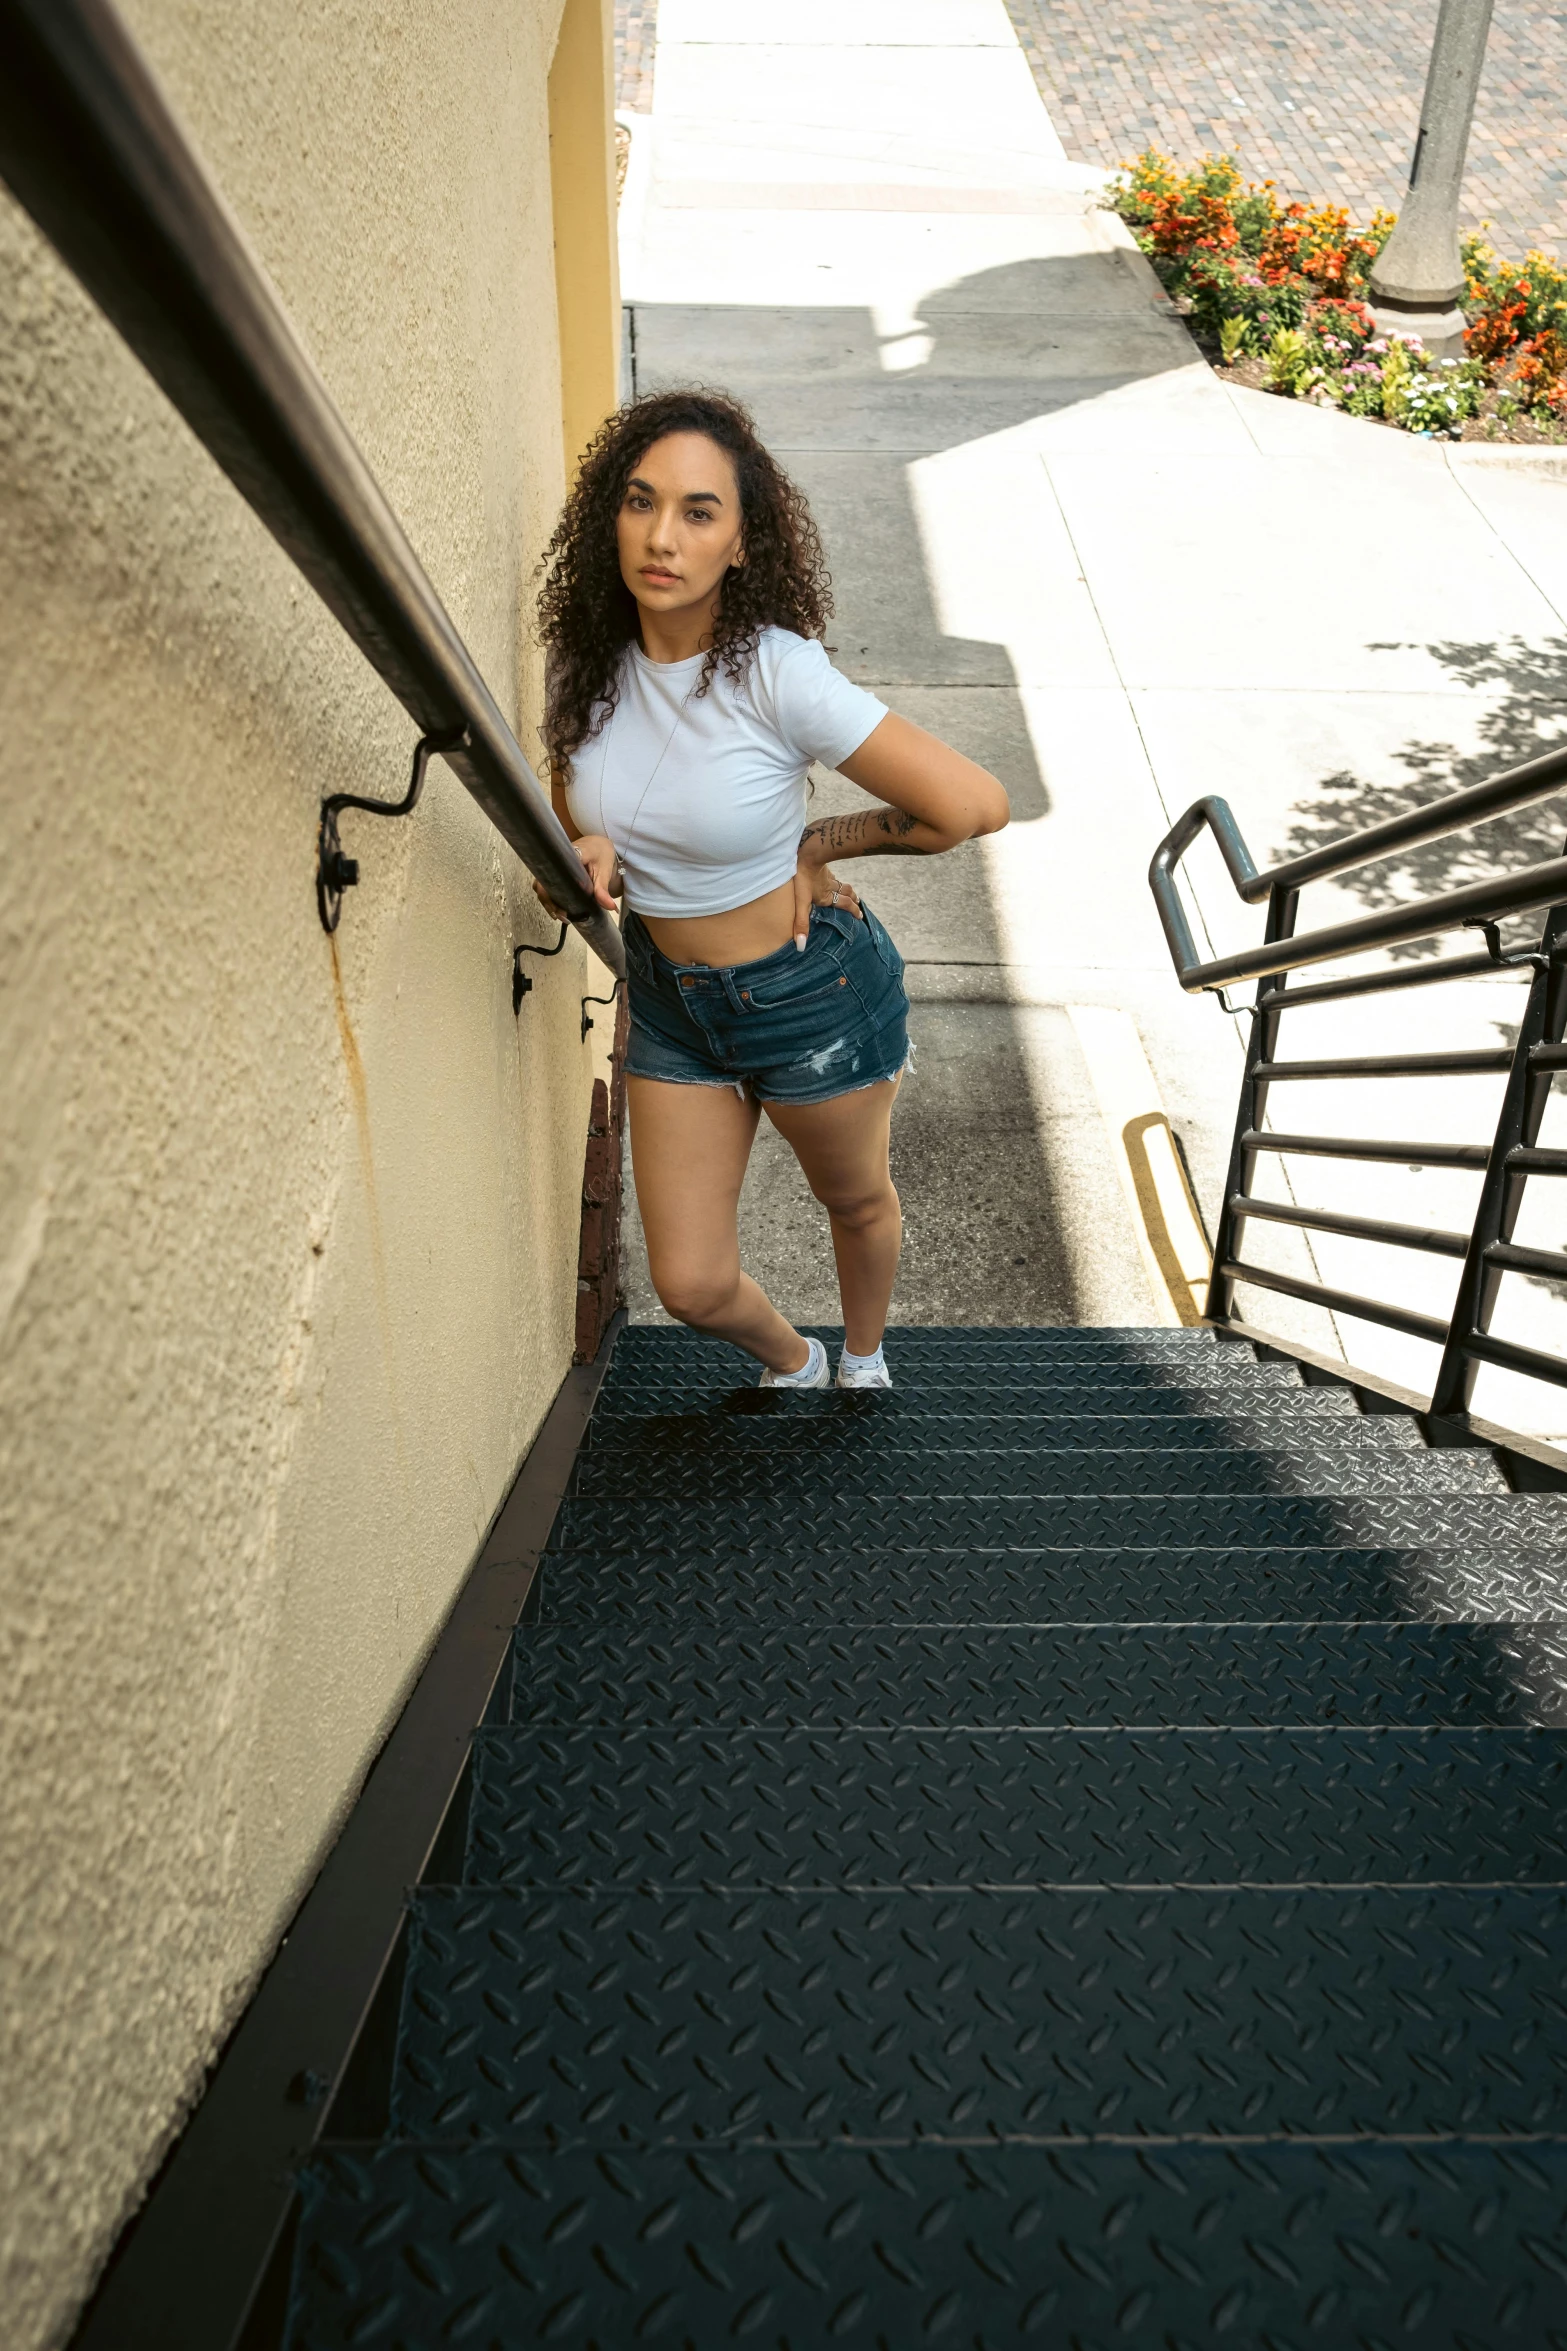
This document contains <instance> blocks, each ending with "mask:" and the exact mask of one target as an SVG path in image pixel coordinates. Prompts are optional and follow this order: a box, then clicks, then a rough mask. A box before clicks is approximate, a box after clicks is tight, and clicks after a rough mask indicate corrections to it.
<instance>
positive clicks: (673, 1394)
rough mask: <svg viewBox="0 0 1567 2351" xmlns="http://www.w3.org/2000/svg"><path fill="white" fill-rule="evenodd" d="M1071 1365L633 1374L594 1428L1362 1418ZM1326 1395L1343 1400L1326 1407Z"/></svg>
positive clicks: (1158, 1373)
mask: <svg viewBox="0 0 1567 2351" xmlns="http://www.w3.org/2000/svg"><path fill="white" fill-rule="evenodd" d="M1066 1368H1068V1367H1061V1366H1057V1367H1056V1368H1055V1369H1054V1370H1051V1369H1050V1368H1049V1367H1046V1368H1044V1369H1042V1370H1040V1371H1039V1372H1038V1373H1035V1372H1033V1371H1030V1370H1029V1369H1028V1368H1027V1367H1024V1368H1023V1369H1021V1370H1019V1371H1018V1372H1017V1373H1016V1375H1015V1376H1012V1377H1009V1378H1006V1379H1002V1378H998V1377H995V1376H987V1377H985V1378H980V1377H978V1376H977V1375H976V1376H975V1377H973V1378H969V1377H967V1376H966V1375H965V1376H964V1377H963V1378H961V1379H956V1378H948V1377H947V1376H946V1375H945V1374H943V1373H942V1372H941V1371H940V1370H939V1368H936V1369H932V1370H931V1371H930V1372H929V1373H928V1374H927V1373H921V1372H919V1371H917V1370H915V1371H910V1370H909V1369H908V1368H907V1367H904V1366H900V1367H899V1369H898V1373H897V1381H896V1385H895V1386H894V1387H892V1388H890V1389H887V1390H880V1391H877V1390H872V1391H864V1392H852V1391H845V1390H842V1389H837V1388H826V1389H812V1390H809V1391H807V1392H806V1393H804V1394H801V1395H790V1394H789V1393H788V1392H787V1391H786V1390H783V1389H779V1388H760V1387H758V1386H757V1384H756V1380H755V1377H754V1373H755V1369H756V1367H755V1365H754V1364H753V1365H752V1367H751V1370H752V1374H753V1376H752V1377H751V1378H749V1379H747V1380H745V1381H743V1382H740V1383H738V1384H737V1383H735V1382H733V1381H730V1380H717V1379H714V1380H698V1379H691V1380H686V1379H649V1380H627V1381H625V1382H624V1383H623V1384H622V1385H620V1386H618V1387H615V1388H609V1387H608V1386H607V1384H606V1388H605V1390H604V1392H603V1393H602V1394H601V1396H600V1398H599V1402H598V1404H597V1405H596V1406H595V1408H594V1413H593V1420H594V1425H595V1427H598V1426H601V1425H602V1424H604V1423H606V1422H609V1421H618V1422H621V1423H625V1422H626V1421H641V1420H645V1419H646V1418H648V1416H649V1415H653V1414H665V1413H680V1414H699V1415H701V1417H702V1418H704V1419H717V1420H718V1421H719V1422H720V1425H722V1426H726V1427H727V1426H732V1425H733V1424H734V1423H735V1422H737V1421H738V1422H742V1423H744V1422H746V1421H748V1420H749V1419H750V1418H751V1417H752V1415H753V1414H754V1415H755V1416H756V1418H757V1419H759V1420H763V1421H767V1422H770V1424H771V1425H772V1426H773V1427H775V1428H785V1427H787V1426H789V1424H790V1423H791V1422H806V1423H809V1422H812V1421H818V1420H828V1421H846V1422H847V1421H851V1420H854V1419H857V1418H859V1419H864V1420H868V1421H869V1422H870V1423H871V1424H872V1425H875V1424H877V1423H878V1422H881V1421H883V1420H892V1421H894V1422H896V1421H897V1420H899V1419H901V1418H902V1417H903V1416H904V1415H906V1414H914V1415H917V1416H918V1417H919V1418H920V1420H921V1421H922V1422H925V1421H928V1420H929V1419H930V1417H931V1416H932V1415H933V1414H934V1415H937V1416H940V1417H942V1418H945V1416H946V1415H947V1414H948V1413H951V1412H955V1413H956V1414H958V1415H959V1416H960V1417H961V1416H963V1415H965V1414H969V1413H980V1414H993V1413H1018V1412H1024V1413H1028V1414H1029V1415H1031V1416H1033V1415H1043V1414H1046V1413H1055V1412H1111V1413H1114V1412H1123V1411H1130V1412H1168V1411H1175V1412H1202V1411H1204V1410H1205V1409H1208V1408H1212V1409H1213V1410H1216V1411H1220V1412H1222V1411H1226V1410H1229V1409H1231V1408H1232V1407H1233V1406H1235V1405H1236V1404H1241V1405H1243V1406H1251V1405H1254V1404H1257V1403H1259V1402H1268V1403H1272V1402H1274V1401H1277V1402H1279V1403H1290V1404H1293V1405H1296V1406H1299V1407H1302V1408H1306V1407H1309V1408H1310V1409H1312V1410H1313V1411H1315V1410H1317V1409H1319V1408H1321V1409H1324V1410H1326V1409H1329V1408H1336V1409H1337V1410H1339V1411H1343V1412H1347V1413H1349V1414H1351V1415H1357V1407H1356V1405H1355V1402H1354V1399H1353V1397H1352V1396H1350V1395H1349V1393H1348V1391H1347V1390H1346V1389H1342V1388H1307V1387H1303V1386H1301V1385H1300V1384H1299V1383H1298V1382H1297V1383H1295V1384H1291V1383H1290V1382H1288V1381H1285V1380H1280V1381H1278V1382H1277V1383H1276V1384H1274V1385H1271V1386H1268V1387H1256V1386H1254V1385H1253V1383H1252V1382H1251V1380H1249V1379H1247V1378H1245V1377H1243V1376H1239V1375H1237V1376H1236V1377H1234V1378H1229V1377H1224V1376H1222V1375H1221V1373H1220V1372H1218V1371H1215V1372H1214V1373H1212V1374H1211V1375H1210V1376H1209V1377H1207V1378H1204V1379H1200V1380H1199V1379H1196V1378H1192V1379H1189V1380H1178V1378H1177V1376H1176V1375H1173V1374H1172V1373H1170V1372H1169V1371H1167V1370H1164V1369H1162V1368H1161V1367H1159V1366H1158V1365H1155V1364H1140V1365H1136V1366H1132V1367H1127V1366H1122V1367H1120V1368H1119V1369H1117V1370H1115V1371H1114V1372H1110V1371H1103V1372H1102V1371H1098V1370H1093V1371H1091V1372H1089V1371H1085V1375H1084V1377H1083V1379H1082V1381H1081V1382H1077V1381H1071V1382H1070V1383H1069V1382H1068V1381H1067V1378H1066ZM1330 1399H1333V1400H1338V1399H1342V1401H1341V1402H1337V1403H1336V1405H1335V1406H1332V1407H1330V1402H1329V1400H1330ZM1387 1417H1392V1416H1391V1415H1389V1416H1387Z"/></svg>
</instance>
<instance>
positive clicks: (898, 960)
mask: <svg viewBox="0 0 1567 2351" xmlns="http://www.w3.org/2000/svg"><path fill="white" fill-rule="evenodd" d="M623 935H624V938H625V944H626V970H627V973H628V975H629V985H630V996H631V1044H630V1047H629V1050H628V1051H627V1054H626V1075H627V1076H628V1077H633V1078H662V1079H663V1080H664V1081H665V1082H666V1083H668V1084H671V1085H677V1086H733V1087H734V1088H735V1089H736V1091H737V1092H739V1093H741V1094H749V1095H751V1097H752V1098H753V1099H754V1100H755V1101H758V1102H830V1101H831V1100H832V1099H833V1097H834V1095H837V1094H854V1093H858V1092H859V1091H860V1089H861V1088H862V1087H864V1086H879V1085H881V1084H883V1083H884V1082H885V1080H887V1079H888V1078H895V1077H897V1076H898V1075H899V1074H900V1073H901V1072H902V1071H903V1070H904V1069H906V1068H907V1067H908V1063H909V1029H908V1012H909V1000H908V998H907V996H906V995H905V994H904V992H903V958H902V956H901V955H900V954H899V953H898V950H897V948H896V947H895V946H894V945H893V943H892V940H891V939H890V938H889V936H888V935H887V933H886V931H885V930H883V928H882V926H881V924H880V923H879V922H878V921H877V920H876V917H875V915H874V914H872V912H871V910H870V908H869V907H868V906H867V907H866V909H865V919H864V921H863V922H859V921H856V919H855V917H854V916H853V915H852V914H850V913H848V912H846V911H845V909H844V908H842V907H841V906H815V907H813V908H812V909H811V928H810V934H809V936H808V938H807V940H806V944H805V952H804V954H803V955H802V954H801V952H800V950H799V948H798V947H796V945H795V944H794V941H793V940H792V939H791V940H789V941H788V943H787V944H786V945H785V946H782V947H780V948H779V949H778V951H777V953H776V954H775V955H764V956H762V957H761V958H760V960H759V961H758V962H756V963H735V964H730V965H728V966H727V967H723V968H720V967H716V966H711V965H708V964H705V963H671V962H670V960H669V958H668V956H667V955H661V954H660V953H659V951H658V949H657V948H656V947H655V946H654V944H653V941H652V938H651V936H650V935H649V932H648V929H647V926H646V924H645V923H643V922H642V921H641V920H640V918H639V917H638V916H637V915H636V914H634V913H628V914H627V916H626V919H625V924H624V931H623Z"/></svg>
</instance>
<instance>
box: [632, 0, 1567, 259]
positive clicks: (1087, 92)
mask: <svg viewBox="0 0 1567 2351" xmlns="http://www.w3.org/2000/svg"><path fill="white" fill-rule="evenodd" d="M629 4H630V5H633V6H634V5H635V4H636V0H629ZM1007 5H1008V8H1009V10H1010V12H1011V16H1012V21H1013V23H1014V24H1015V25H1016V27H1017V32H1018V38H1019V40H1020V41H1021V42H1022V44H1023V48H1024V51H1025V53H1026V54H1027V57H1028V60H1029V63H1030V65H1031V66H1032V67H1033V70H1034V78H1035V80H1036V81H1037V82H1038V84H1039V87H1040V91H1041V93H1042V95H1043V97H1044V100H1045V104H1046V106H1047V107H1048V108H1049V110H1050V117H1051V120H1052V121H1053V122H1054V124H1055V126H1056V129H1057V130H1058V131H1059V132H1060V134H1061V137H1062V139H1063V141H1064V142H1065V145H1066V151H1067V153H1068V155H1070V156H1071V157H1073V159H1074V160H1075V161H1078V162H1083V163H1098V164H1118V163H1121V162H1123V161H1125V159H1126V158H1127V157H1128V156H1131V155H1135V154H1136V153H1138V152H1139V151H1140V150H1141V149H1142V148H1144V147H1148V146H1155V147H1162V148H1164V149H1165V150H1166V152H1167V153H1169V154H1171V155H1174V156H1175V157H1176V158H1177V159H1178V160H1179V161H1181V162H1191V161H1194V160H1195V159H1196V157H1197V156H1198V155H1200V154H1202V153H1203V152H1204V150H1207V151H1209V152H1219V151H1222V150H1227V149H1231V148H1233V149H1234V151H1235V153H1236V154H1237V155H1238V156H1239V158H1240V162H1241V167H1242V169H1243V170H1244V171H1245V172H1246V173H1247V175H1248V177H1250V178H1252V179H1273V180H1277V182H1278V183H1279V187H1280V190H1281V192H1282V193H1283V194H1285V195H1288V196H1303V197H1308V198H1312V199H1314V200H1315V201H1317V202H1319V203H1320V202H1333V203H1338V204H1348V205H1350V206H1351V207H1352V208H1353V209H1354V210H1355V211H1357V212H1361V213H1366V212H1369V211H1370V210H1371V208H1372V206H1373V205H1376V204H1386V205H1390V206H1392V207H1394V208H1396V207H1397V205H1398V203H1399V201H1400V199H1401V197H1402V195H1403V192H1404V188H1405V185H1406V183H1407V180H1408V174H1409V157H1410V153H1411V151H1412V149H1413V147H1414V141H1415V130H1416V127H1417V125H1418V122H1419V117H1420V100H1421V96H1422V94H1423V92H1424V89H1425V77H1426V65H1427V62H1428V60H1429V57H1430V50H1431V36H1432V33H1433V32H1434V30H1435V27H1436V0H1419V5H1418V6H1411V5H1408V4H1407V0H1374V4H1373V5H1371V6H1369V7H1368V6H1367V5H1366V0H1207V4H1206V5H1205V4H1204V0H1007ZM1463 218H1464V223H1465V226H1475V225H1478V224H1479V223H1480V222H1481V221H1485V220H1488V221H1489V222H1490V223H1491V235H1492V239H1493V242H1494V243H1495V244H1496V245H1497V247H1498V249H1499V250H1500V251H1502V252H1503V253H1507V254H1511V255H1521V254H1522V253H1523V252H1525V251H1526V250H1527V248H1528V247H1529V246H1531V245H1540V246H1543V247H1544V249H1545V250H1546V251H1547V252H1555V253H1558V254H1561V255H1562V256H1564V257H1567V6H1563V5H1561V0H1556V4H1555V5H1553V4H1552V0H1498V4H1497V9H1496V15H1495V18H1494V20H1493V23H1492V26H1491V40H1490V47H1489V50H1488V52H1487V56H1486V67H1485V77H1484V79H1483V81H1482V82H1481V85H1480V101H1479V105H1478V106H1477V108H1476V110H1475V125H1474V133H1473V136H1472V138H1471V140H1470V143H1469V170H1468V175H1467V178H1466V180H1465V183H1464V203H1463Z"/></svg>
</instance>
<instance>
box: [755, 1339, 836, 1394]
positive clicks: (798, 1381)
mask: <svg viewBox="0 0 1567 2351" xmlns="http://www.w3.org/2000/svg"><path fill="white" fill-rule="evenodd" d="M805 1343H806V1345H807V1346H808V1347H809V1348H810V1350H811V1352H810V1354H809V1355H808V1356H807V1357H806V1359H805V1361H804V1363H802V1364H801V1366H800V1368H799V1370H798V1371H764V1372H763V1374H762V1376H761V1378H760V1379H759V1380H758V1381H757V1383H756V1384H757V1386H758V1387H759V1388H826V1387H829V1386H830V1385H831V1384H832V1375H831V1370H830V1367H829V1365H828V1362H827V1350H826V1348H825V1347H824V1346H823V1345H822V1343H821V1341H820V1339H807V1340H806V1342H805Z"/></svg>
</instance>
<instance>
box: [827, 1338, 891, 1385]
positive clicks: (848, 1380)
mask: <svg viewBox="0 0 1567 2351" xmlns="http://www.w3.org/2000/svg"><path fill="white" fill-rule="evenodd" d="M838 1385H839V1387H840V1388H890V1387H891V1386H892V1374H891V1372H890V1371H889V1370H888V1369H887V1366H886V1364H885V1363H884V1362H883V1361H882V1352H881V1349H880V1348H879V1347H878V1348H877V1350H876V1352H875V1354H874V1355H873V1356H872V1357H871V1359H870V1361H869V1362H868V1363H867V1362H861V1363H856V1364H847V1363H840V1364H839V1366H838Z"/></svg>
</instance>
